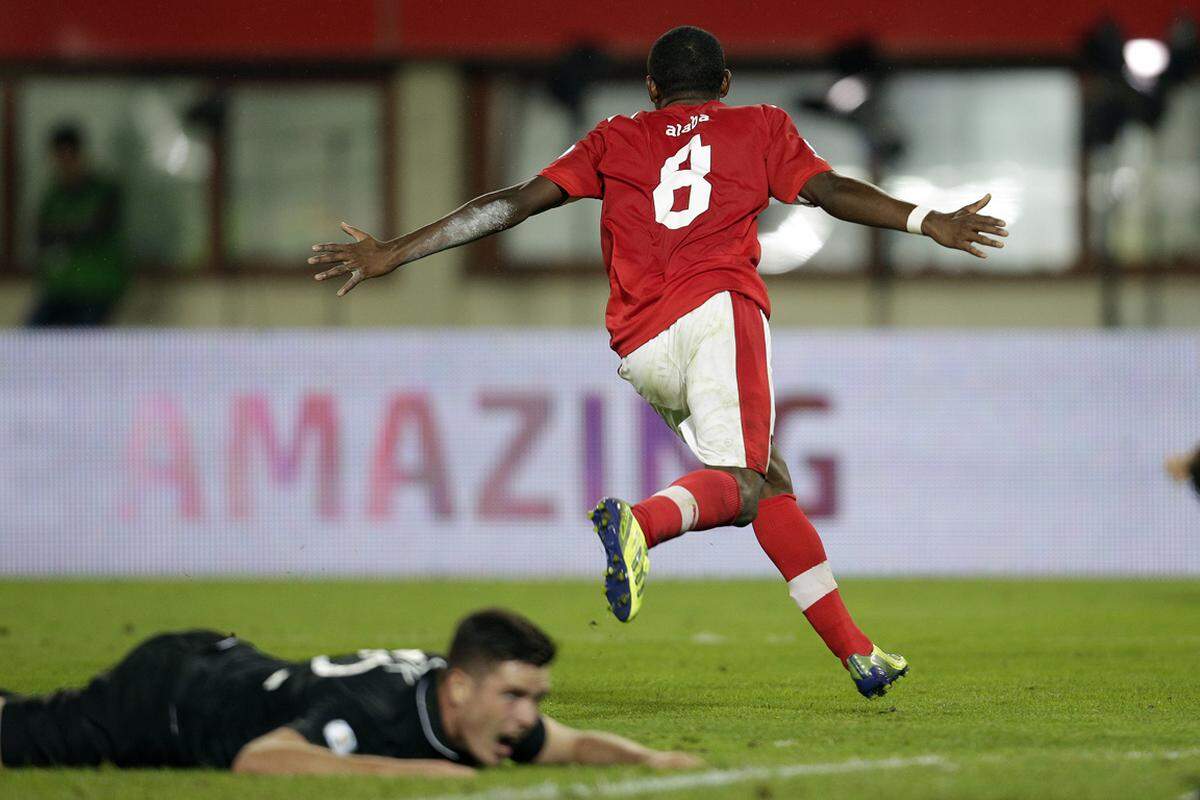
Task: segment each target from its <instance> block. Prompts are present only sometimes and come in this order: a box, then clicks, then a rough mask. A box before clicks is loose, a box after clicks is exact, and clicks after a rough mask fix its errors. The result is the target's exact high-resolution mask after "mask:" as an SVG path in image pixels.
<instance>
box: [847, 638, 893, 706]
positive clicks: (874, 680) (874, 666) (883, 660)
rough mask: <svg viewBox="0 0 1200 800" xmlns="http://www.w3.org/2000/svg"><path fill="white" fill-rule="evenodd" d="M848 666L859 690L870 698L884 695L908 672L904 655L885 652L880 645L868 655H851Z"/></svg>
mask: <svg viewBox="0 0 1200 800" xmlns="http://www.w3.org/2000/svg"><path fill="white" fill-rule="evenodd" d="M846 668H847V669H849V670H850V677H851V678H853V679H854V685H855V686H857V687H858V691H859V692H860V693H861V694H862V696H863V697H865V698H867V699H868V700H869V699H871V698H872V697H883V696H884V695H885V694H886V693H887V690H888V689H889V688H891V685H892V684H893V683H895V682H896V681H898V680H900V679H901V678H903V677H904V676H905V675H907V674H908V661H906V660H905V659H904V656H898V655H893V654H892V653H885V652H883V651H882V650H880V649H879V647H878V646H876V647H875V649H874V650H872V651H871V654H870V655H866V656H850V657H849V658H848V659H846Z"/></svg>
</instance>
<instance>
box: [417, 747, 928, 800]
mask: <svg viewBox="0 0 1200 800" xmlns="http://www.w3.org/2000/svg"><path fill="white" fill-rule="evenodd" d="M945 766H949V763H948V762H947V761H946V759H945V758H943V757H942V756H916V757H915V758H884V759H879V760H875V761H866V760H862V759H851V760H849V761H838V762H831V763H826V764H791V765H788V766H783V767H745V768H743V769H717V770H710V771H708V772H691V773H686V772H685V773H680V774H677V775H664V776H662V777H657V778H642V779H631V780H625V781H618V782H616V783H600V784H595V785H590V784H586V783H571V784H558V783H541V784H537V785H536V786H528V787H524V788H520V789H491V790H488V791H483V792H470V793H467V794H445V795H437V796H434V797H425V798H422V799H421V800H556V798H560V797H564V798H571V800H576V799H577V798H589V797H633V796H635V795H639V794H648V793H651V792H676V791H680V790H683V789H699V788H707V787H712V786H728V785H730V784H733V783H745V782H747V781H760V780H775V779H779V778H795V777H799V776H801V775H835V774H838V773H843V772H867V771H870V770H879V769H903V768H905V767H945Z"/></svg>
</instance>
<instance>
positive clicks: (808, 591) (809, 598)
mask: <svg viewBox="0 0 1200 800" xmlns="http://www.w3.org/2000/svg"><path fill="white" fill-rule="evenodd" d="M836 588H837V581H835V580H834V579H833V570H832V569H830V568H829V562H828V561H822V562H821V563H820V564H817V565H816V566H815V567H812V568H810V569H806V570H805V571H804V572H801V573H800V574H799V575H797V576H796V577H794V578H792V579H791V580H790V581H788V594H790V595H791V596H792V599H793V600H795V601H796V605H798V606H800V610H801V611H808V609H809V606H811V605H812V604H813V603H815V602H817V601H818V600H820V599H821V598H822V597H824V596H825V595H827V594H829V593H830V592H832V591H833V590H834V589H836Z"/></svg>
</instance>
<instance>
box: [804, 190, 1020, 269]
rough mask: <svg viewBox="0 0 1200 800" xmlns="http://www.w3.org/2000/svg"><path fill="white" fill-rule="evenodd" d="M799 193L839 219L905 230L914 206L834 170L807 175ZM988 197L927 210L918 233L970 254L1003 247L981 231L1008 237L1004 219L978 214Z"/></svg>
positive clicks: (984, 256)
mask: <svg viewBox="0 0 1200 800" xmlns="http://www.w3.org/2000/svg"><path fill="white" fill-rule="evenodd" d="M800 196H801V197H803V198H804V199H805V200H807V201H808V202H810V203H812V204H813V205H817V206H820V207H821V208H823V209H825V211H826V212H828V213H829V214H830V215H831V216H834V217H837V218H838V219H844V220H846V221H847V222H857V223H858V224H860V225H870V226H872V227H875V228H891V229H892V230H897V231H904V230H908V216H909V214H911V213H912V210H913V209H914V208H916V206H915V205H913V204H912V203H906V202H904V201H903V200H897V199H896V198H894V197H892V196H891V195H889V194H888V193H887V192H884V191H883V190H882V189H879V188H878V187H875V186H872V185H871V184H869V183H865V182H863V181H860V180H855V179H854V178H847V177H846V176H845V175H839V174H837V173H836V172H833V171H828V172H822V173H820V174H817V175H814V176H813V177H812V178H810V179H809V180H808V183H806V184H805V185H804V189H803V191H801V192H800ZM991 199H992V196H991V195H990V194H987V195H984V196H983V197H981V198H980V199H979V200H976V201H975V202H974V203H971V204H970V205H967V206H963V207H962V208H960V209H958V210H957V211H953V212H950V213H949V214H943V213H940V212H937V211H930V212H929V214H928V216H926V217H925V221H924V222H923V223H922V224H921V233H923V234H924V235H926V236H928V237H929V238H931V239H933V240H934V241H935V242H937V243H938V244H940V245H941V246H942V247H949V248H951V249H952V250H965V251H966V252H968V253H970V254H971V255H973V256H978V257H979V258H987V255H986V254H985V253H984V252H983V251H982V250H980V249H979V248H978V247H976V246H975V245H977V244H981V245H985V246H987V247H1004V242H1001V241H1000V240H998V239H993V238H991V237H990V236H985V235H984V234H992V235H993V236H1008V231H1007V230H1005V225H1006V223H1005V222H1004V220H1002V219H996V218H995V217H985V216H981V215H980V214H979V211H980V210H982V209H983V207H984V206H986V205H987V204H988V201H989V200H991Z"/></svg>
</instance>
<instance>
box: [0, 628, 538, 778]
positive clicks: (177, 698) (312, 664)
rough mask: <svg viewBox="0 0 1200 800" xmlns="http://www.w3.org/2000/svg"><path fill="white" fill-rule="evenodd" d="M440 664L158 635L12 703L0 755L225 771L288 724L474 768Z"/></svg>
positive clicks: (205, 636)
mask: <svg viewBox="0 0 1200 800" xmlns="http://www.w3.org/2000/svg"><path fill="white" fill-rule="evenodd" d="M445 667H446V662H445V661H444V660H443V659H442V658H440V657H439V656H436V655H432V654H429V653H426V652H423V651H421V650H360V651H359V652H358V653H355V654H351V655H345V656H335V657H328V656H317V657H315V658H312V659H310V660H308V661H299V662H290V661H284V660H282V659H278V658H275V657H273V656H270V655H267V654H266V653H263V652H261V651H259V650H258V649H256V648H255V647H254V646H253V645H251V644H249V643H248V642H244V641H242V640H240V639H237V638H236V637H233V636H225V635H222V634H218V633H214V632H211V631H190V632H187V633H178V634H163V635H161V636H157V637H154V638H153V639H150V640H148V641H146V642H144V643H143V644H141V645H139V646H138V647H137V648H135V649H134V650H133V651H132V652H131V653H130V654H129V655H128V656H127V657H126V658H125V659H124V660H122V662H121V663H120V664H118V665H117V666H116V667H114V668H113V669H112V670H111V671H109V672H107V673H105V674H104V675H101V676H99V677H97V678H96V679H95V680H93V681H92V682H91V683H90V684H89V685H88V686H87V688H85V689H83V690H81V691H74V690H68V691H65V692H59V693H56V694H54V695H50V696H47V697H42V698H18V697H13V698H10V699H9V702H8V704H7V705H5V706H4V708H3V710H2V712H0V758H2V759H3V762H4V764H6V765H9V766H22V765H50V764H97V763H102V762H111V763H114V764H117V765H118V766H209V767H228V766H229V765H230V764H231V763H232V762H233V759H234V757H235V756H236V755H237V753H238V751H239V750H241V749H242V747H243V746H244V745H245V744H246V743H247V742H249V741H251V740H252V739H255V738H257V737H259V736H261V735H263V734H264V733H267V732H269V731H272V730H275V729H276V728H280V727H284V726H286V727H289V728H292V729H294V730H296V731H297V732H299V733H300V734H301V735H302V736H304V738H305V739H307V740H308V741H310V742H312V743H313V744H317V745H321V746H323V747H328V748H329V749H331V750H333V751H334V752H336V753H339V754H343V755H346V754H352V753H353V754H370V755H381V756H390V757H393V758H440V759H447V760H450V761H454V762H457V763H461V764H467V765H475V764H476V763H477V762H476V761H475V759H474V758H473V757H472V756H471V755H470V754H469V753H468V752H466V751H465V750H460V749H459V748H458V746H457V745H456V744H455V743H454V742H452V741H451V740H449V738H448V737H447V736H446V734H445V731H444V729H443V728H442V722H441V715H440V713H439V711H438V702H437V690H438V676H439V674H440V673H441V671H442V670H444V669H445ZM545 737H546V732H545V727H544V725H543V724H542V723H541V722H540V721H539V723H538V724H537V726H536V727H535V728H534V729H533V730H532V731H531V732H530V733H529V734H528V735H527V736H526V737H525V738H524V739H523V740H522V741H521V742H519V743H518V744H517V745H516V746H515V747H514V748H513V755H512V758H513V760H515V761H531V760H533V758H534V757H536V756H537V754H538V753H539V752H540V751H541V749H542V746H543V744H544V743H545Z"/></svg>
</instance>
